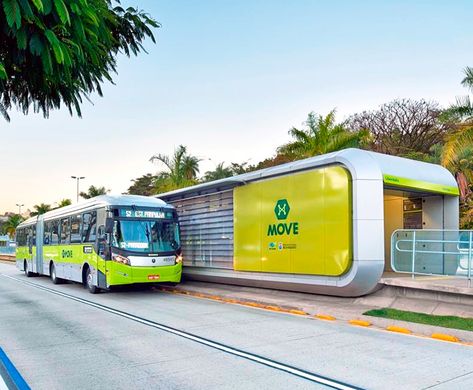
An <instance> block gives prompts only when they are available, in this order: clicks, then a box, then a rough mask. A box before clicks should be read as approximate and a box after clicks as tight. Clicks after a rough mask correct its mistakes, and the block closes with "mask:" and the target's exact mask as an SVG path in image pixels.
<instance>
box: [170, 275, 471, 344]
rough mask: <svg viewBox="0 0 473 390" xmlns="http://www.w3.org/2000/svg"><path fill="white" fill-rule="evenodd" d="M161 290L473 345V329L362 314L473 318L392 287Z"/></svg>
mask: <svg viewBox="0 0 473 390" xmlns="http://www.w3.org/2000/svg"><path fill="white" fill-rule="evenodd" d="M161 289H163V290H165V291H168V292H171V293H178V294H186V295H191V296H195V297H199V298H203V299H212V300H218V301H222V302H225V303H232V304H242V305H245V306H253V307H255V308H260V309H267V310H277V311H283V312H289V313H293V314H300V315H306V316H310V317H316V318H319V319H326V320H334V321H343V322H348V323H350V321H352V322H356V323H354V325H361V324H363V325H365V326H370V327H372V328H376V329H383V330H385V329H386V328H387V327H389V326H395V327H399V328H402V329H407V330H408V333H412V334H415V335H421V336H426V337H431V336H432V334H437V333H440V334H447V335H451V336H454V337H456V338H458V339H459V340H461V341H462V342H464V343H468V344H469V343H471V344H472V345H473V332H468V331H462V330H456V329H450V328H442V327H437V326H430V325H423V324H416V323H412V322H404V321H397V320H390V319H385V318H377V317H371V316H365V315H363V313H364V312H366V311H367V310H370V309H377V308H386V307H390V308H396V309H400V310H409V311H416V312H423V313H429V314H439V315H455V316H460V317H473V307H472V306H471V305H462V304H449V303H445V302H438V301H434V300H426V299H415V298H406V297H399V296H394V295H393V294H392V292H391V291H390V290H389V289H381V290H379V291H377V292H375V293H374V294H371V295H368V296H365V297H360V298H343V297H331V296H324V295H315V294H304V293H297V292H290V291H280V290H269V289H260V288H253V287H241V286H234V285H226V284H217V283H204V282H196V281H185V282H183V283H181V284H179V285H177V286H175V287H168V286H163V287H161ZM353 320H355V321H353ZM360 320H361V321H360ZM357 321H358V322H357ZM368 324H369V325H368Z"/></svg>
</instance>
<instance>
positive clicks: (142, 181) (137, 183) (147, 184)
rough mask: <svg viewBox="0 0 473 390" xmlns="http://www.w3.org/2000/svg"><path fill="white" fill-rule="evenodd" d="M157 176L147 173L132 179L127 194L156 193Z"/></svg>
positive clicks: (148, 194) (146, 194) (149, 194)
mask: <svg viewBox="0 0 473 390" xmlns="http://www.w3.org/2000/svg"><path fill="white" fill-rule="evenodd" d="M157 180H158V177H157V176H156V175H152V174H151V173H148V174H146V175H143V176H140V177H138V178H137V179H133V180H132V182H133V184H132V185H131V186H130V187H129V188H128V191H127V192H126V193H127V194H129V195H144V196H151V195H154V194H156V184H157Z"/></svg>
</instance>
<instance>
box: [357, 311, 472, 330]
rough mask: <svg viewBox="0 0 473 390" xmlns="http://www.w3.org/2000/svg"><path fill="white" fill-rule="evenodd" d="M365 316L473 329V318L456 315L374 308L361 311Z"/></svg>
mask: <svg viewBox="0 0 473 390" xmlns="http://www.w3.org/2000/svg"><path fill="white" fill-rule="evenodd" d="M363 314H364V315H367V316H372V317H381V318H390V319H392V320H400V321H407V322H415V323H418V324H426V325H434V326H441V327H444V328H451V329H460V330H469V331H473V318H463V317H456V316H437V315H433V314H425V313H416V312H413V311H404V310H397V309H389V308H385V309H374V310H368V311H367V312H365V313H363Z"/></svg>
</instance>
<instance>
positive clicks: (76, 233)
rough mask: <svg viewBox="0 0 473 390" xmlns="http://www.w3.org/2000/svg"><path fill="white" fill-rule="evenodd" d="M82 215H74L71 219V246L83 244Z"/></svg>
mask: <svg viewBox="0 0 473 390" xmlns="http://www.w3.org/2000/svg"><path fill="white" fill-rule="evenodd" d="M81 219H82V217H81V215H80V214H79V215H73V216H72V217H71V244H77V243H80V242H81V234H80V228H81Z"/></svg>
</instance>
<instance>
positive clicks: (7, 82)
mask: <svg viewBox="0 0 473 390" xmlns="http://www.w3.org/2000/svg"><path fill="white" fill-rule="evenodd" d="M1 3H2V6H1V7H0V114H2V115H3V116H4V117H5V119H7V120H9V115H8V111H9V110H10V109H11V108H12V107H13V106H16V107H18V109H20V110H21V111H22V112H23V113H25V114H26V113H28V111H29V109H30V107H33V110H34V111H35V112H42V113H43V115H44V116H45V117H47V116H48V115H49V111H50V110H51V109H58V108H60V107H61V104H64V105H65V106H66V107H67V108H68V109H69V112H70V113H71V114H72V113H73V111H75V112H76V113H77V115H79V116H81V109H80V105H81V103H82V100H83V99H84V98H86V99H88V98H89V95H90V94H91V93H93V92H97V93H98V94H99V95H100V96H102V89H101V85H102V83H103V82H104V81H105V80H108V81H110V82H113V81H112V73H114V72H116V65H117V55H118V54H119V53H124V54H125V55H127V56H130V55H131V54H133V55H137V54H138V53H139V52H141V51H144V48H143V46H142V43H143V42H144V40H145V39H146V38H147V37H148V38H150V39H151V40H152V41H153V42H154V36H153V33H152V31H151V28H156V27H159V24H158V23H157V22H156V21H155V20H154V19H152V18H151V17H150V16H148V15H147V14H146V13H144V12H142V11H139V10H138V9H136V8H133V7H128V8H127V9H124V8H122V7H121V6H120V2H119V1H117V0H115V1H112V0H1Z"/></svg>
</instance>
